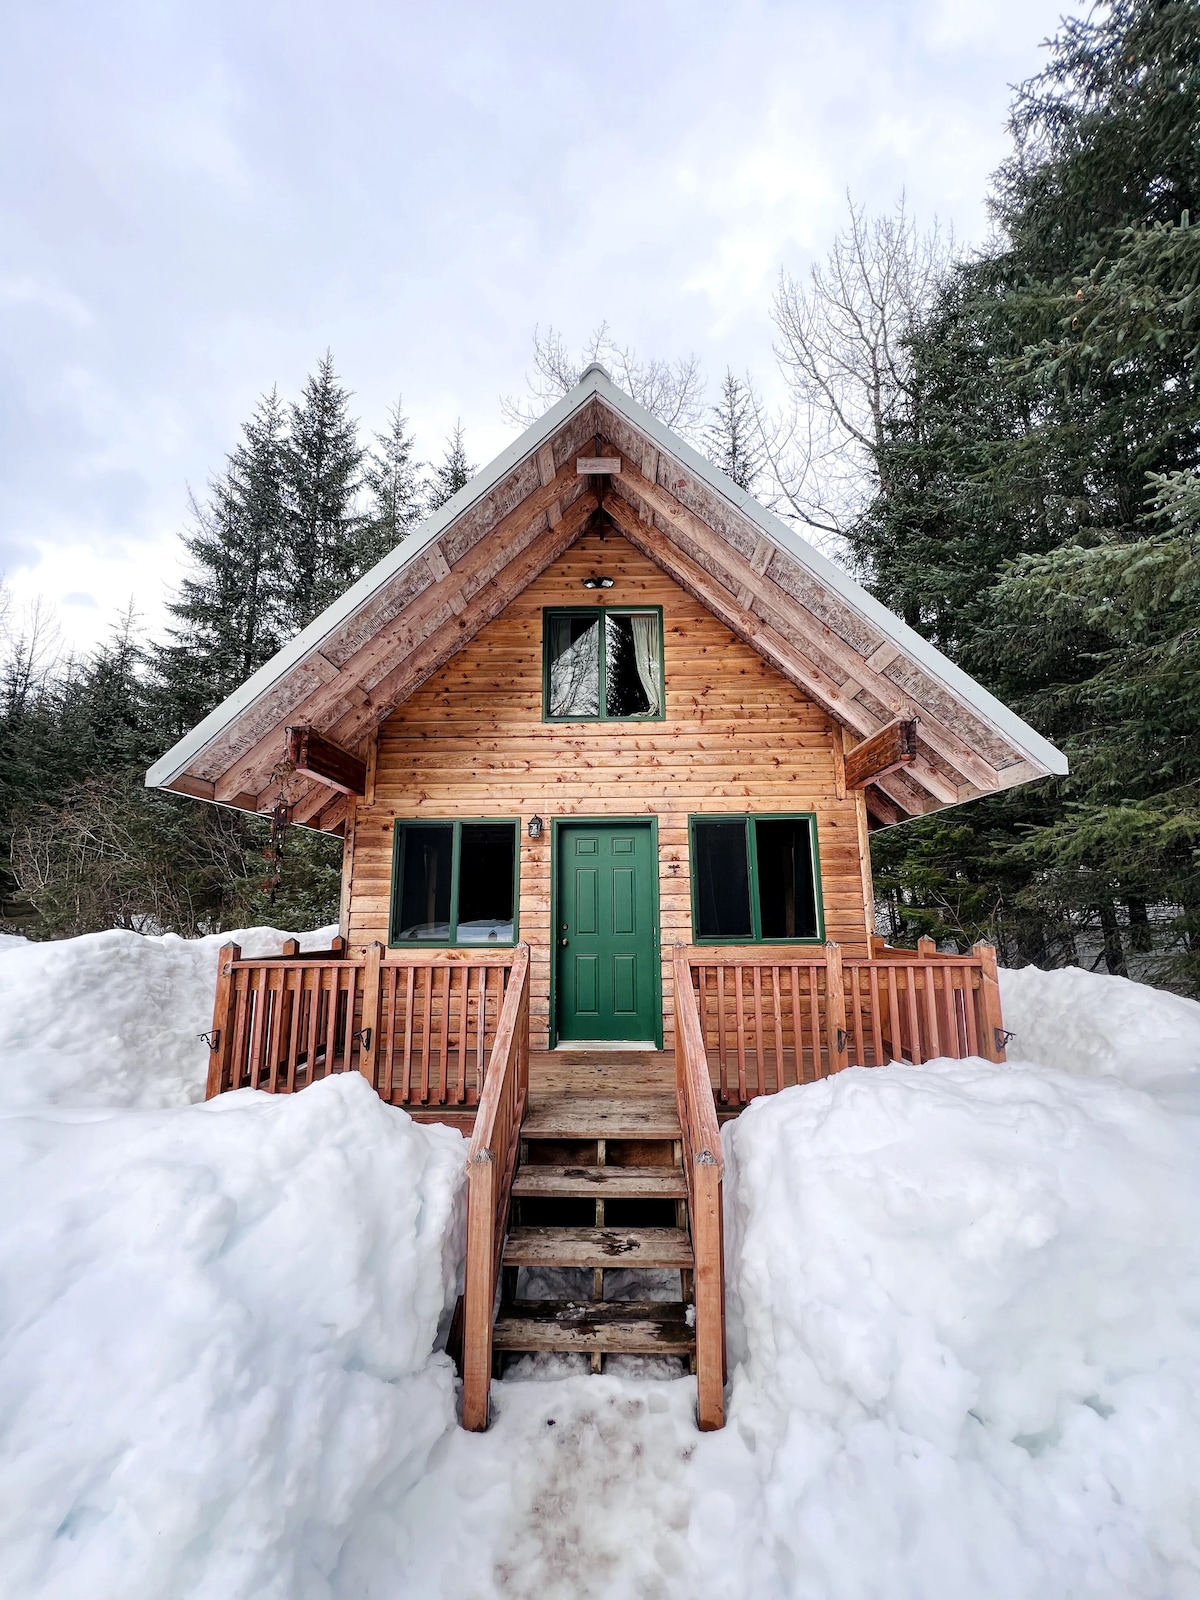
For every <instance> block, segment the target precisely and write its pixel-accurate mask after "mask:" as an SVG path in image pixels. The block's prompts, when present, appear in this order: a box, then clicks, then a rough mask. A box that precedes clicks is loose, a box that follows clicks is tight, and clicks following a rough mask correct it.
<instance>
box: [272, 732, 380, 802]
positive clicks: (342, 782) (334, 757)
mask: <svg viewBox="0 0 1200 1600" xmlns="http://www.w3.org/2000/svg"><path fill="white" fill-rule="evenodd" d="M287 732H288V760H289V761H290V762H291V763H292V765H293V766H294V767H295V769H296V771H297V772H298V773H300V774H301V775H302V776H303V777H305V778H315V779H316V780H317V782H318V783H323V784H326V785H327V786H328V787H329V788H330V789H338V790H340V791H341V793H342V794H366V792H367V764H366V762H365V761H363V760H362V759H361V758H360V757H358V756H356V755H352V754H351V753H350V751H349V750H343V749H342V747H341V745H339V744H334V743H333V741H332V740H331V739H326V738H324V737H323V735H321V734H319V733H318V732H317V731H316V729H315V728H308V727H299V728H289V729H288V731H287Z"/></svg>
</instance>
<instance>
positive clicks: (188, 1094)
mask: <svg viewBox="0 0 1200 1600" xmlns="http://www.w3.org/2000/svg"><path fill="white" fill-rule="evenodd" d="M336 931H337V930H336V929H335V928H319V929H318V930H317V931H316V932H315V933H310V934H302V935H301V936H300V944H301V948H302V949H306V950H320V949H327V948H328V946H329V941H330V939H331V937H332V936H333V934H334V933H335V932H336ZM288 937H289V935H288V934H285V933H280V932H278V931H277V930H276V929H274V928H247V929H243V930H242V931H240V932H238V933H224V934H217V935H214V936H213V937H211V938H208V939H180V938H179V937H178V936H177V935H176V934H166V935H164V936H163V937H161V938H145V937H143V936H142V935H141V934H137V933H127V932H124V931H122V930H119V929H113V930H112V931H111V932H108V933H93V934H87V935H86V936H85V937H83V938H81V939H59V940H54V941H52V942H48V943H29V942H28V941H26V940H24V939H22V940H16V939H13V940H12V941H11V943H6V944H5V945H4V947H3V958H2V959H0V1109H14V1108H18V1107H32V1106H36V1105H64V1106H99V1105H105V1106H141V1107H145V1108H151V1107H156V1106H182V1105H188V1104H192V1103H194V1102H196V1101H198V1100H203V1098H204V1079H205V1074H206V1072H207V1070H208V1047H207V1045H205V1044H204V1042H203V1041H202V1040H201V1038H200V1034H201V1033H203V1032H205V1031H206V1030H207V1029H209V1028H211V1027H212V1012H213V991H214V989H215V987H216V982H217V953H218V951H219V950H220V948H221V946H222V945H223V944H228V943H230V942H231V941H232V942H236V943H239V944H240V945H241V946H242V950H243V953H244V954H245V955H275V954H278V952H279V951H280V950H281V949H282V948H283V941H284V940H285V939H286V938H288Z"/></svg>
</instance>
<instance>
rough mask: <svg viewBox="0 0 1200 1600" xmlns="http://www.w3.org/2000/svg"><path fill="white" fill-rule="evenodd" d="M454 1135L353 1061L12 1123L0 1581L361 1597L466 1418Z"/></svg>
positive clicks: (2, 1326)
mask: <svg viewBox="0 0 1200 1600" xmlns="http://www.w3.org/2000/svg"><path fill="white" fill-rule="evenodd" d="M10 959H11V958H10ZM463 1152H464V1145H463V1141H462V1139H461V1136H460V1135H459V1134H457V1133H455V1132H453V1131H451V1130H449V1129H444V1128H430V1129H426V1128H420V1127H418V1126H416V1125H415V1124H414V1123H412V1122H411V1121H410V1120H409V1118H408V1117H406V1116H405V1115H404V1114H403V1113H402V1112H399V1111H396V1110H393V1109H392V1108H390V1107H388V1106H385V1105H384V1104H383V1103H382V1102H381V1101H380V1100H379V1099H378V1098H377V1096H376V1095H375V1094H374V1093H373V1092H372V1090H371V1089H370V1088H369V1087H368V1086H367V1085H366V1083H365V1082H364V1081H363V1080H362V1079H361V1078H360V1077H359V1076H358V1075H357V1074H347V1075H345V1076H342V1077H336V1078H333V1079H330V1080H328V1081H326V1082H322V1083H318V1084H316V1085H314V1086H313V1087H312V1088H310V1089H306V1090H305V1091H304V1092H303V1093H302V1094H299V1095H296V1096H295V1097H291V1096H286V1097H285V1096H278V1097H270V1096H267V1095H262V1094H258V1093H254V1092H252V1091H249V1090H244V1091H242V1092H241V1093H239V1094H234V1095H227V1096H224V1097H222V1098H221V1099H220V1100H217V1101H214V1102H213V1103H212V1104H210V1105H207V1106H191V1107H186V1108H184V1109H179V1110H171V1111H156V1112H129V1111H118V1112H115V1113H112V1114H109V1115H104V1114H101V1113H97V1112H91V1113H73V1114H72V1113H67V1112H62V1111H59V1112H53V1111H52V1112H45V1113H42V1114H41V1115H38V1116H9V1117H6V1118H0V1283H3V1284H4V1286H5V1288H4V1293H3V1295H2V1297H0V1436H2V1438H3V1450H2V1453H0V1594H3V1595H5V1596H6V1597H8V1600H25V1597H30V1600H32V1597H35V1596H36V1597H37V1600H80V1597H82V1596H86V1597H87V1600H118V1597H119V1600H164V1597H165V1596H171V1597H173V1600H183V1597H185V1596H196V1597H201V1596H203V1597H205V1600H207V1597H209V1596H212V1597H213V1600H216V1597H218V1596H219V1597H220V1600H243V1597H244V1600H310V1597H311V1600H317V1597H321V1600H325V1597H327V1596H329V1595H331V1594H337V1593H346V1592H347V1591H344V1590H342V1589H340V1588H339V1586H338V1579H337V1572H336V1568H337V1563H338V1559H339V1554H340V1551H341V1547H342V1544H343V1542H344V1540H345V1537H346V1534H347V1532H348V1530H349V1529H350V1528H351V1527H352V1526H353V1525H354V1524H355V1522H356V1519H357V1518H358V1517H359V1516H360V1515H362V1514H363V1513H364V1511H365V1509H366V1508H367V1507H369V1506H370V1504H371V1503H372V1500H373V1498H374V1497H375V1496H376V1495H377V1494H378V1493H379V1492H380V1491H381V1490H384V1491H386V1492H387V1494H388V1495H389V1497H392V1498H396V1499H402V1497H403V1495H404V1493H405V1491H406V1490H408V1489H409V1488H411V1487H412V1485H413V1484H414V1483H415V1482H416V1481H417V1479H418V1477H419V1475H420V1474H421V1472H422V1470H423V1469H424V1466H425V1463H426V1458H427V1456H428V1454H429V1451H430V1449H431V1448H432V1446H433V1445H434V1443H435V1442H436V1441H437V1439H438V1438H439V1437H440V1436H442V1435H444V1434H445V1433H446V1431H447V1430H448V1429H450V1428H452V1427H453V1425H454V1373H453V1368H452V1367H451V1364H450V1362H449V1360H448V1358H447V1357H446V1356H444V1355H431V1351H432V1349H433V1346H434V1341H435V1337H436V1334H437V1329H438V1325H439V1321H440V1320H442V1319H444V1317H445V1313H446V1308H447V1306H448V1305H450V1304H452V1302H453V1296H454V1294H455V1290H456V1281H455V1280H456V1273H457V1269H458V1264H457V1261H456V1259H455V1257H454V1255H453V1248H454V1246H455V1244H456V1243H457V1241H458V1240H460V1239H461V1237H462V1217H461V1210H460V1206H461V1180H462V1174H463V1165H464V1164H463ZM352 1592H357V1593H360V1594H361V1593H362V1591H361V1590H358V1591H352Z"/></svg>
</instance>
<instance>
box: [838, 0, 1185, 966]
mask: <svg viewBox="0 0 1200 1600" xmlns="http://www.w3.org/2000/svg"><path fill="white" fill-rule="evenodd" d="M1198 60H1200V7H1197V6H1196V5H1195V4H1192V3H1187V0H1114V3H1110V4H1108V5H1105V6H1102V7H1098V8H1097V9H1096V10H1095V11H1093V12H1092V13H1091V14H1090V15H1089V16H1088V17H1087V18H1086V19H1082V20H1072V21H1068V22H1065V23H1064V24H1063V26H1062V29H1061V31H1060V34H1059V36H1058V38H1057V39H1056V40H1055V41H1054V44H1053V47H1052V51H1051V59H1050V63H1049V65H1048V67H1047V69H1046V71H1045V72H1043V73H1042V74H1040V75H1039V77H1038V78H1037V79H1035V80H1033V82H1032V83H1030V84H1027V85H1025V86H1024V87H1023V88H1022V89H1021V90H1020V91H1019V92H1018V95H1017V99H1016V103H1015V108H1014V114H1013V120H1012V130H1013V133H1014V138H1015V145H1016V148H1015V152H1014V155H1013V157H1012V159H1011V160H1010V161H1009V162H1008V163H1006V165H1005V166H1004V168H1003V169H1002V170H1001V172H1000V174H999V175H998V178H997V183H996V189H995V194H994V201H993V206H994V212H995V215H996V217H997V220H998V221H999V223H1000V224H1001V226H1002V228H1003V235H1002V237H1001V239H1000V241H999V243H998V244H997V246H996V247H995V248H994V249H992V250H991V251H989V252H986V253H984V254H983V255H982V256H981V257H980V258H979V259H977V260H976V261H974V262H971V263H967V264H965V265H963V266H961V267H960V268H959V269H958V270H957V271H956V272H955V273H954V274H953V275H952V276H951V278H950V280H949V281H948V282H947V284H946V285H945V286H944V289H943V291H942V293H941V294H940V295H939V296H938V299H937V303H936V304H935V306H934V308H933V311H932V313H931V314H930V315H929V317H928V318H927V320H926V321H925V322H924V324H923V325H922V326H921V327H920V329H919V330H918V331H917V333H916V335H915V337H914V338H913V340H912V343H911V349H912V354H913V368H914V372H913V385H912V394H911V398H910V401H909V403H908V404H907V405H906V407H905V408H904V410H903V413H902V415H901V416H900V417H899V418H898V419H897V420H896V422H895V424H894V425H893V427H892V429H891V431H890V434H889V438H888V441H887V445H886V447H885V456H886V461H885V466H886V473H885V474H881V477H882V478H883V481H885V482H886V483H887V484H888V493H887V494H886V495H880V496H879V497H878V498H877V499H876V501H875V503H874V505H873V506H872V507H871V508H870V511H869V512H868V514H867V515H866V516H865V517H864V518H863V519H862V521H861V522H860V524H859V526H858V527H857V528H856V529H855V532H854V542H855V549H856V553H857V555H858V557H859V560H860V561H861V563H862V564H863V566H864V569H865V570H866V572H867V573H868V574H869V577H870V580H871V583H872V586H873V587H874V588H875V590H876V592H877V593H878V594H879V595H880V596H881V598H883V599H885V600H886V601H887V602H888V603H890V604H892V605H893V606H895V607H896V608H897V609H899V610H901V611H902V612H903V614H904V615H905V616H906V618H907V619H908V620H910V621H912V622H913V623H914V624H915V625H916V626H918V627H920V628H921V629H922V630H923V631H924V632H926V633H927V634H928V635H929V636H930V637H932V638H934V639H935V640H936V641H937V642H938V643H939V644H940V645H941V646H942V647H943V648H944V649H946V650H948V651H949V653H950V654H951V655H953V656H954V657H956V658H957V659H958V660H960V661H961V662H962V663H963V665H964V666H965V667H966V668H967V669H968V670H969V671H972V672H973V673H975V674H976V675H977V676H979V677H980V678H982V679H983V681H985V682H987V683H988V684H989V686H990V687H992V688H993V689H994V690H996V692H997V693H999V694H1000V695H1001V696H1002V697H1003V698H1005V699H1007V700H1008V701H1010V702H1011V703H1013V704H1015V705H1016V706H1017V707H1018V708H1019V709H1020V710H1021V711H1022V712H1023V713H1024V714H1025V715H1026V716H1028V717H1029V718H1030V720H1031V721H1033V722H1034V724H1035V725H1036V726H1039V727H1041V728H1042V729H1043V731H1045V732H1046V733H1047V734H1048V735H1049V736H1050V737H1051V738H1053V739H1055V740H1056V741H1057V742H1058V743H1060V744H1061V745H1062V746H1063V747H1064V748H1065V749H1066V750H1067V752H1068V754H1069V756H1070V758H1071V761H1072V774H1071V777H1070V778H1069V779H1068V780H1066V781H1065V782H1061V783H1046V784H1043V785H1038V786H1035V787H1034V788H1033V789H1022V790H1019V791H1016V792H1014V793H1011V794H1008V795H1002V796H998V797H995V798H994V799H991V800H987V801H981V802H976V803H975V804H974V805H973V806H970V807H967V808H964V809H963V810H962V811H961V812H958V813H950V814H946V815H943V816H939V817H935V818H932V819H929V820H928V821H927V822H921V823H916V824H910V825H909V826H908V827H906V828H905V829H903V830H901V831H899V832H897V833H896V834H887V833H885V834H883V835H881V836H879V838H878V840H877V851H876V862H877V867H878V868H879V881H880V886H881V888H882V890H883V896H882V898H883V899H884V900H885V902H886V903H887V904H889V905H890V907H891V910H892V914H893V916H894V917H895V919H896V920H897V921H898V922H900V923H902V924H904V926H905V929H906V931H907V932H908V933H909V934H915V933H918V932H924V931H931V932H934V933H935V934H938V935H941V936H945V937H950V936H953V937H956V938H958V939H959V940H960V941H965V940H967V939H969V938H970V937H972V936H974V935H975V934H977V933H978V932H982V931H991V932H992V933H993V934H994V935H996V936H998V937H999V939H1000V942H1001V944H1002V946H1003V948H1004V951H1005V955H1006V957H1007V958H1008V959H1010V960H1012V959H1018V960H1019V959H1035V960H1039V961H1043V962H1053V961H1056V960H1066V959H1075V958H1077V957H1078V958H1082V959H1088V960H1091V959H1093V958H1094V959H1102V960H1103V961H1104V963H1105V964H1106V965H1107V967H1108V969H1109V970H1110V971H1112V972H1117V973H1120V972H1124V971H1125V970H1127V967H1128V962H1129V956H1130V953H1131V952H1134V951H1138V952H1145V951H1146V950H1147V948H1148V947H1154V949H1156V950H1157V953H1158V957H1159V959H1158V962H1157V964H1156V965H1152V966H1151V967H1150V969H1149V970H1150V971H1151V972H1152V973H1154V974H1156V975H1157V976H1159V977H1161V978H1163V979H1165V980H1167V981H1170V982H1172V983H1175V984H1176V985H1178V986H1179V987H1182V988H1184V989H1185V990H1187V991H1188V992H1191V993H1198V992H1200V884H1198V883H1197V851H1198V850H1200V828H1198V827H1197V825H1196V824H1197V819H1196V816H1195V807H1194V803H1193V801H1192V798H1191V797H1192V793H1193V789H1194V785H1195V782H1196V781H1197V778H1198V777H1200V772H1198V771H1197V769H1196V766H1195V760H1196V756H1195V736H1194V734H1193V733H1192V729H1193V728H1194V726H1195V720H1194V719H1195V708H1196V706H1197V702H1198V700H1200V689H1198V687H1197V668H1198V667H1200V663H1198V662H1197V659H1196V655H1195V652H1194V650H1193V649H1192V648H1191V645H1190V643H1189V641H1190V637H1191V630H1192V628H1193V626H1194V622H1193V621H1191V620H1189V619H1193V618H1194V615H1195V605H1196V601H1197V598H1198V596H1197V593H1196V590H1195V586H1194V585H1195V580H1194V570H1195V569H1194V563H1193V562H1192V560H1191V556H1190V552H1191V549H1192V547H1193V539H1194V531H1195V524H1194V521H1193V520H1192V519H1193V507H1194V494H1195V489H1194V483H1195V471H1196V468H1197V465H1198V464H1200V395H1198V389H1197V377H1198V357H1197V351H1198V349H1200V320H1198V318H1200V313H1198V312H1197V309H1196V306H1197V296H1196V290H1195V285H1196V283H1197V281H1198V279H1200V249H1198V248H1197V239H1198V237H1200V236H1198V234H1197V231H1196V230H1195V229H1194V228H1193V227H1192V226H1191V217H1192V216H1193V215H1194V214H1195V206H1196V204H1197V201H1198V199H1200V195H1198V193H1197V191H1198V188H1200V138H1198V137H1197V129H1198V128H1200V72H1198V71H1197V68H1196V62H1197V61H1198ZM1140 970H1146V968H1145V967H1144V966H1143V968H1142V969H1140Z"/></svg>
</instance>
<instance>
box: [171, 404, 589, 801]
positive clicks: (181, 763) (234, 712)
mask: <svg viewBox="0 0 1200 1600" xmlns="http://www.w3.org/2000/svg"><path fill="white" fill-rule="evenodd" d="M595 376H598V374H596V373H594V372H589V375H588V376H587V377H586V378H584V379H583V380H581V381H580V383H579V384H577V385H576V387H575V388H574V389H572V390H571V392H570V394H568V395H564V396H563V398H562V399H561V400H560V401H558V402H557V404H556V405H553V406H551V408H550V410H549V411H547V412H546V414H545V416H544V417H539V419H538V420H537V422H535V423H534V424H533V425H532V427H529V428H527V429H526V430H525V432H524V433H523V434H522V435H521V436H520V438H519V439H517V440H515V441H514V442H513V443H512V444H510V445H509V447H508V449H507V450H503V451H501V453H500V454H499V455H498V456H497V457H496V459H495V460H494V461H492V462H490V463H489V465H488V466H486V467H484V468H483V470H482V471H480V472H477V473H476V474H475V476H474V477H473V478H472V479H471V480H470V481H469V482H468V483H465V484H464V485H463V486H462V488H461V489H460V490H459V491H458V493H457V494H455V495H452V496H451V498H450V499H449V500H447V501H446V503H445V505H443V506H439V507H438V509H437V510H436V511H434V512H432V513H431V515H429V516H428V517H426V518H425V520H424V522H422V523H421V524H420V526H419V527H417V528H416V529H415V530H414V531H413V532H412V533H411V534H409V536H408V538H407V539H405V540H403V541H402V543H400V544H398V545H397V546H396V548H395V549H394V550H389V551H388V553H387V555H385V556H384V557H383V558H382V559H381V560H379V561H377V562H376V563H375V565H374V566H373V567H372V568H371V570H370V571H369V572H364V573H363V575H362V577H361V578H359V580H358V582H357V583H355V584H353V585H352V586H351V587H350V588H349V589H347V590H346V592H345V594H344V595H342V596H340V598H339V599H337V600H335V601H334V602H333V604H332V605H330V606H327V607H326V609H325V610H324V611H322V613H321V615H320V616H319V617H315V618H314V619H313V621H312V622H310V623H309V625H308V627H307V628H305V629H303V630H302V631H301V632H300V633H298V634H297V635H296V637H295V638H294V639H290V640H289V641H288V643H287V644H285V645H284V646H283V648H282V649H281V650H279V651H277V652H276V653H275V655H273V656H272V657H271V659H270V660H269V661H267V662H264V663H263V665H262V666H261V667H259V669H258V671H257V672H255V673H253V674H252V675H251V676H250V677H249V678H247V679H246V681H245V683H243V684H242V685H241V687H240V688H238V689H235V690H234V691H233V693H232V694H231V695H230V696H229V697H228V699H226V700H222V702H221V704H220V705H219V706H217V707H216V708H215V710H213V711H210V712H209V714H208V716H206V717H205V718H204V720H203V722H198V723H197V724H196V726H195V727H194V728H193V729H192V730H191V731H190V732H189V733H185V734H184V736H183V738H182V739H180V740H179V742H178V744H176V745H173V746H172V748H171V749H170V750H168V751H167V753H166V755H164V756H161V757H160V758H159V760H157V761H156V762H155V763H154V765H153V766H152V767H151V768H150V770H149V772H147V774H146V787H147V788H148V789H157V788H165V787H167V786H168V785H169V784H170V783H172V782H173V781H174V780H175V779H176V778H177V777H178V776H179V775H180V773H181V772H184V771H186V769H187V767H188V765H189V763H190V762H191V761H192V760H194V758H195V757H196V756H197V755H199V753H200V752H201V751H202V750H203V749H204V747H205V746H206V745H208V744H211V743H212V741H213V740H214V739H215V738H216V737H217V735H218V734H220V733H223V732H224V731H225V729H226V728H227V727H228V726H229V724H230V723H231V722H233V721H235V720H236V718H238V717H240V716H241V714H242V712H243V711H246V710H248V709H249V708H250V707H251V706H252V705H253V704H254V702H255V701H256V700H258V699H259V698H260V697H261V696H262V695H264V694H265V693H266V692H267V690H268V689H272V688H273V687H274V686H275V684H276V683H278V682H279V680H280V678H282V677H283V676H284V675H285V674H286V673H288V672H290V671H291V669H292V668H293V667H294V666H296V665H298V663H299V662H301V661H303V660H304V658H305V656H307V655H309V654H310V653H311V652H312V651H314V650H317V649H319V648H320V646H321V643H322V641H323V640H324V639H326V638H328V636H329V635H330V634H331V633H332V632H333V631H334V630H335V629H336V628H338V627H340V626H341V624H342V623H343V622H345V621H346V619H347V618H348V617H351V616H353V614H354V613H355V611H357V610H358V608H359V607H360V606H361V605H363V604H365V602H366V601H368V600H369V599H370V598H371V597H372V595H374V594H375V593H376V592H377V591H378V590H379V589H381V588H382V587H383V586H384V584H385V583H388V582H389V581H390V580H391V579H392V578H394V577H395V576H396V575H397V574H398V573H400V572H402V571H403V570H404V568H405V567H407V566H409V565H411V563H412V562H414V561H415V560H416V559H417V558H418V557H419V556H421V555H424V553H425V551H426V550H427V549H428V548H429V546H430V545H431V544H433V543H434V541H435V540H436V539H438V538H439V537H440V536H441V534H443V533H444V532H445V531H446V529H447V528H448V527H449V526H450V524H451V523H452V522H454V521H455V520H456V519H457V518H458V517H460V516H461V515H462V514H463V512H464V511H466V510H467V509H468V508H469V507H470V506H473V505H474V504H475V502H476V501H477V500H481V499H482V498H483V496H484V495H485V494H488V493H490V492H491V490H492V489H494V488H495V487H496V485H497V484H498V483H499V482H500V481H501V480H502V479H503V478H505V477H507V476H508V474H509V473H510V472H511V471H512V470H513V468H514V467H517V466H520V464H521V463H522V462H523V461H525V460H526V459H527V458H528V457H529V456H532V455H535V454H536V453H537V451H538V450H540V449H541V447H542V445H543V444H544V443H545V442H546V439H547V438H548V437H550V436H552V435H553V434H555V433H557V432H558V430H559V429H560V428H561V427H563V425H564V424H565V423H567V422H569V421H570V419H571V418H572V417H573V416H574V415H575V413H576V412H577V411H580V410H581V409H582V408H583V406H585V405H586V404H587V402H588V401H589V400H590V399H591V398H592V395H593V394H594V393H595V392H596V390H595V384H594V382H593V378H594V377H595ZM609 387H610V388H611V385H610V386H609Z"/></svg>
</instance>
